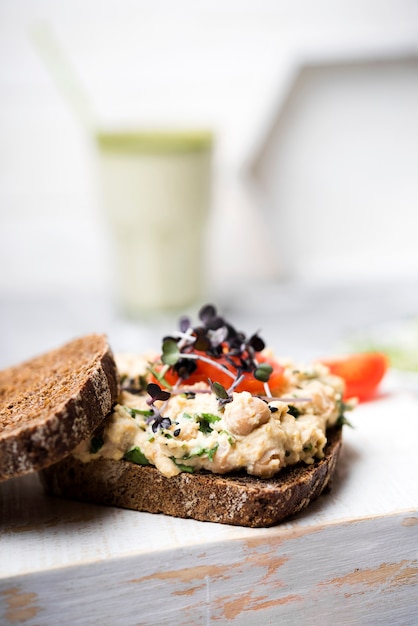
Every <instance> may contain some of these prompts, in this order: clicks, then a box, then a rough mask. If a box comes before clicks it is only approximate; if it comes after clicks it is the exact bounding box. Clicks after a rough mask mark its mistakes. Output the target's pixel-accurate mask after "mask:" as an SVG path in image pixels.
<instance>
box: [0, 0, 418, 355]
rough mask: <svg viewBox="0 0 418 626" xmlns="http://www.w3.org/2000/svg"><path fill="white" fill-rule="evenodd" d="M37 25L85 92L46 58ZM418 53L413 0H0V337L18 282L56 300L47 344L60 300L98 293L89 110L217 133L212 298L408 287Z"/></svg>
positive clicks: (103, 279)
mask: <svg viewBox="0 0 418 626" xmlns="http://www.w3.org/2000/svg"><path fill="white" fill-rule="evenodd" d="M51 36H52V37H53V38H54V41H55V42H56V43H58V45H59V46H60V48H61V50H62V51H63V54H64V56H65V58H66V59H67V61H68V63H69V64H70V66H71V68H72V70H73V72H74V75H75V76H76V78H77V80H78V81H79V84H80V85H81V90H82V93H83V98H75V97H74V98H71V97H69V95H68V94H69V92H68V90H66V89H67V87H68V76H66V74H65V72H63V70H62V67H60V65H59V56H58V55H57V54H56V49H54V48H52V54H51V47H49V53H46V54H45V47H47V46H48V45H49V46H51V44H48V41H49V39H48V37H51ZM54 45H55V44H54ZM54 50H55V51H54ZM48 59H49V60H48ZM417 59H418V4H417V3H416V2H414V1H412V0H383V1H373V0H365V1H360V0H358V1H346V0H342V1H340V2H330V1H326V0H323V1H317V2H309V1H303V0H299V1H298V2H290V1H274V2H273V1H267V0H261V1H260V0H258V1H257V2H255V1H250V0H247V1H240V2H238V1H236V0H234V1H232V0H230V1H229V2H192V1H191V0H189V1H186V0H183V1H181V2H176V3H173V2H144V1H142V2H141V1H129V0H121V1H118V2H115V1H112V0H101V1H99V0H90V1H87V2H86V1H81V0H75V1H73V2H71V3H68V2H59V1H58V2H57V1H52V0H14V2H8V1H7V0H0V234H1V246H0V268H1V271H0V295H1V297H2V302H3V305H2V308H3V313H4V315H3V317H2V320H3V322H2V324H3V330H2V332H3V335H4V341H5V342H6V343H7V342H9V343H10V342H12V339H10V337H16V336H17V335H18V334H21V333H22V327H23V326H24V322H25V320H27V319H28V316H29V315H30V311H28V310H27V308H26V310H25V311H23V309H22V307H30V304H28V302H30V300H29V299H28V298H30V295H31V294H36V295H37V297H39V298H41V299H43V300H42V301H43V302H45V303H47V302H53V303H55V305H56V303H57V298H67V301H66V302H67V304H66V310H67V313H68V311H70V313H69V315H70V314H71V316H72V317H71V320H72V324H70V325H69V326H68V328H67V327H65V328H61V331H60V334H59V337H60V338H61V336H63V337H64V336H68V335H69V334H73V333H74V332H75V331H76V330H78V329H79V328H83V329H84V326H83V325H82V324H81V323H80V324H74V323H73V322H74V315H73V314H72V313H71V311H73V312H74V311H75V310H77V314H76V316H75V317H76V318H77V320H80V319H81V318H85V316H86V313H87V311H86V307H84V309H85V310H84V312H83V311H82V310H80V311H78V309H77V303H76V300H75V298H76V297H79V294H80V293H88V294H98V295H99V296H100V297H102V296H103V294H106V293H107V291H108V289H109V284H110V277H111V275H112V261H111V257H110V256H109V245H110V237H111V234H110V233H109V232H108V230H107V225H106V223H105V222H104V219H103V215H102V211H101V206H100V202H99V194H98V189H97V181H96V176H95V159H94V156H95V155H94V151H93V150H92V141H91V130H90V128H89V127H88V124H87V125H86V118H88V123H91V121H92V120H93V124H94V125H95V126H100V127H102V128H110V127H121V126H124V127H128V126H129V127H138V128H167V127H168V128H189V127H190V128H195V127H205V128H211V129H212V130H213V131H214V132H215V135H216V150H215V155H214V178H213V206H212V216H211V222H210V227H209V231H208V244H209V245H208V264H209V282H208V287H209V291H210V290H212V293H214V294H215V296H216V295H217V294H220V295H221V297H220V299H222V297H224V299H225V301H226V302H228V298H229V300H230V301H231V299H233V298H234V294H235V287H236V286H237V285H241V286H243V292H244V296H243V298H242V302H243V303H245V302H246V303H247V306H249V304H250V303H251V307H250V308H251V310H254V311H256V309H257V306H256V305H257V302H256V301H255V300H254V298H253V297H252V295H251V294H252V291H253V287H254V284H255V282H257V283H262V282H263V281H265V280H266V281H272V280H273V281H276V279H277V280H278V281H279V282H278V283H275V284H277V285H278V287H277V289H278V290H279V291H277V292H276V293H279V292H280V284H281V283H280V281H284V280H285V281H287V280H288V279H297V280H299V281H302V282H308V283H309V282H312V281H313V282H319V283H321V284H324V283H325V284H331V285H333V284H338V285H340V286H341V284H343V283H350V282H353V281H354V282H358V281H366V282H367V281H369V282H370V281H372V282H373V281H377V282H379V283H380V284H381V283H382V281H383V282H384V281H386V280H387V279H389V278H390V279H391V280H392V282H395V283H399V282H402V281H404V280H406V279H407V280H412V284H414V281H415V278H416V276H417V275H418V246H417V245H416V235H417V232H418V208H417V207H418V202H417V201H418V176H417V172H418V61H417ZM57 68H58V70H57ZM70 93H74V92H71V91H70ZM86 114H87V115H86ZM286 284H287V283H286ZM73 293H74V294H77V295H76V296H74V298H71V297H70V298H68V294H70V295H71V294H73ZM280 293H282V296H281V297H282V299H284V301H286V298H287V297H288V295H287V294H288V293H289V292H287V291H286V290H285V291H282V292H280ZM298 293H299V292H298ZM22 294H23V296H22ZM222 294H223V295H222ZM388 295H389V294H388ZM20 297H23V300H19V298H20ZM329 297H330V299H331V300H332V297H331V296H329ZM13 298H17V300H13ZM25 298H27V299H25ZM68 301H69V302H70V304H69V305H68ZM22 302H24V303H25V304H20V303H22ZM60 302H61V300H60ZM62 302H64V300H62ZM13 303H14V304H13ZM16 303H17V304H16ZM234 304H235V305H238V304H239V303H238V302H235V301H234ZM258 304H259V306H258V308H262V307H263V306H264V308H265V307H266V306H269V305H268V303H267V304H266V303H265V302H264V303H263V304H261V303H260V302H259V303H258ZM45 306H46V305H45ZM63 306H64V305H62V307H61V308H60V306H58V308H57V310H59V311H62V308H63ZM49 310H51V307H50V308H49ZM5 311H6V312H5ZM16 311H19V314H18V315H16ZM41 317H42V312H41V310H40V308H39V310H37V309H35V312H34V314H33V316H32V318H33V319H38V321H39V323H38V325H37V326H36V330H37V331H38V330H39V328H40V325H41ZM88 319H89V324H90V325H91V326H92V327H93V329H94V318H93V316H92V315H91V317H90V318H88ZM4 320H6V321H7V324H8V325H9V326H8V328H4V326H5V322H4ZM55 322H56V319H55ZM104 325H106V324H104ZM46 326H48V332H49V333H50V334H48V332H47V330H46ZM51 328H53V323H52V322H51V320H49V321H48V322H47V323H45V324H44V327H43V333H44V335H43V336H42V337H41V336H40V338H39V343H40V344H41V340H42V339H43V340H44V343H45V339H48V341H47V342H46V343H47V344H49V343H51V344H52V343H53V341H54V340H55V339H56V338H58V335H57V333H55V334H54V333H52V331H51ZM26 332H27V334H28V335H29V331H26ZM13 333H14V334H13ZM32 335H34V332H32ZM13 341H15V339H13ZM36 347H37V346H36ZM27 349H28V350H29V348H27ZM20 351H22V352H23V348H22V349H21V350H20ZM12 352H16V350H15V349H12V347H11V346H9V354H12ZM18 352H19V351H18ZM16 354H17V352H16ZM19 354H20V352H19Z"/></svg>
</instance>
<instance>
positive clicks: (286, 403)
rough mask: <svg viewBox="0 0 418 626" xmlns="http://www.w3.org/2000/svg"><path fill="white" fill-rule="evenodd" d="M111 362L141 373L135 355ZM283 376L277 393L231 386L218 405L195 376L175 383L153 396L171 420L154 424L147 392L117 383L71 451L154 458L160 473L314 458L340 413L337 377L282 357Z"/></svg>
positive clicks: (263, 470)
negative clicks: (117, 390) (284, 383)
mask: <svg viewBox="0 0 418 626" xmlns="http://www.w3.org/2000/svg"><path fill="white" fill-rule="evenodd" d="M117 362H118V366H119V371H120V374H121V378H122V380H134V379H135V378H136V377H138V375H139V376H141V377H146V375H147V374H146V365H147V361H146V360H144V359H143V358H141V357H137V359H135V358H133V357H132V356H130V357H129V358H127V357H124V356H122V357H119V358H118V359H117ZM128 363H130V366H129V369H126V365H127V364H128ZM124 366H125V369H124ZM285 376H286V378H287V379H288V382H289V384H288V388H287V390H286V395H285V396H283V399H271V400H269V401H267V400H266V399H261V398H259V397H256V396H253V395H251V394H250V393H249V392H247V391H243V392H233V394H232V401H230V402H228V403H227V404H226V405H225V406H224V407H220V406H219V400H218V398H217V397H216V395H215V394H214V393H213V392H212V391H211V388H210V387H209V385H208V384H205V383H196V384H194V385H192V386H190V387H189V386H188V387H187V392H183V393H182V392H181V388H180V389H179V393H175V394H171V396H170V398H169V399H168V400H166V401H161V400H160V401H156V402H155V405H156V407H157V409H158V410H159V411H161V414H163V415H164V416H168V417H169V418H170V421H171V423H170V424H169V425H168V427H167V428H157V429H156V430H155V432H154V430H153V428H152V423H149V418H150V406H149V404H148V402H149V396H148V394H147V393H146V392H141V393H139V394H138V393H135V394H134V393H131V392H129V391H122V392H121V394H120V397H119V401H118V404H117V405H116V406H115V407H114V410H113V412H112V413H111V414H110V415H109V416H108V417H107V418H106V420H105V422H104V424H103V425H102V427H101V428H100V429H99V430H98V431H97V432H96V434H95V435H94V437H93V438H92V439H91V440H88V441H85V442H83V443H82V444H80V445H79V446H78V448H77V449H76V451H75V452H74V456H76V457H77V458H78V459H80V460H82V461H91V460H93V459H96V458H98V457H104V458H108V459H114V460H119V459H124V458H125V459H127V460H131V461H133V462H136V463H140V464H151V465H154V466H155V467H156V468H157V469H158V470H159V471H160V472H161V473H162V474H164V475H165V476H174V475H176V474H178V473H179V472H181V471H189V472H193V471H197V470H201V469H204V470H209V471H211V472H213V473H217V474H224V473H226V472H231V471H234V470H240V469H244V470H245V471H246V472H247V473H248V474H253V475H256V476H260V477H264V478H267V477H271V476H273V475H274V474H276V473H277V472H278V471H279V470H280V469H281V468H283V467H285V466H286V465H291V464H295V463H298V462H300V461H303V462H305V463H307V464H310V463H313V462H314V460H315V459H316V458H321V457H322V456H323V450H324V446H325V444H326V429H327V428H328V427H330V426H332V425H335V424H336V423H337V422H338V420H339V418H340V416H341V407H342V403H341V396H342V393H343V383H342V381H341V379H340V378H337V377H335V376H330V375H329V374H328V371H327V369H326V368H325V367H324V366H322V365H320V364H317V365H315V366H311V367H310V368H308V369H307V368H298V369H296V368H295V367H294V366H292V365H290V364H287V365H286V366H285ZM96 448H97V449H96Z"/></svg>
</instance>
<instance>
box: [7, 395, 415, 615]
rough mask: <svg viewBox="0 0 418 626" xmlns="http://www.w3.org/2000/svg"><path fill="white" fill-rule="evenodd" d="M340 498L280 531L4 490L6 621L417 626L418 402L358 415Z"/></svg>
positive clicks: (395, 402)
mask: <svg viewBox="0 0 418 626" xmlns="http://www.w3.org/2000/svg"><path fill="white" fill-rule="evenodd" d="M350 419H351V421H352V422H353V425H354V426H355V428H354V429H353V430H351V429H348V428H346V429H345V431H344V439H345V442H344V448H343V452H342V456H341V459H340V463H339V468H338V475H337V478H336V480H335V481H334V484H333V489H332V491H331V493H328V494H326V495H324V496H322V497H321V498H320V499H319V500H318V501H317V502H316V503H314V504H313V505H312V506H311V507H310V508H309V509H308V510H307V511H305V512H304V513H302V514H301V515H299V516H297V517H296V518H294V519H292V520H290V521H289V522H287V523H284V524H281V525H279V526H277V527H274V528H270V529H248V528H235V527H232V526H224V525H217V524H208V523H201V522H195V521H191V520H180V519H175V518H169V517H164V516H154V515H150V514H143V513H136V512H134V511H123V510H118V509H113V508H106V507H98V506H93V505H87V504H81V503H71V502H67V501H64V500H58V499H53V498H47V497H46V496H45V495H44V494H43V491H42V488H41V486H40V484H39V482H38V480H37V477H36V476H27V477H22V478H20V479H16V480H11V481H8V482H5V483H2V484H0V624H1V625H2V626H3V625H4V626H10V625H16V624H24V625H26V626H43V625H50V624H51V625H53V624H54V625H55V624H58V623H68V624H105V625H113V624H124V625H130V624H132V625H134V624H136V625H144V624H150V625H151V624H152V625H159V624H161V625H172V624H174V623H175V624H177V625H179V626H182V625H184V626H191V625H201V624H229V623H231V624H234V623H235V624H240V625H241V624H242V625H248V624H278V623H280V624H285V625H286V624H289V625H293V624H296V623H297V624H319V623H320V624H325V625H326V624H336V623H337V624H355V625H358V624H373V625H374V624H382V625H383V624H385V625H386V624H391V625H393V624H395V625H398V624H399V625H411V626H413V625H416V624H417V623H418V469H417V465H416V457H417V449H418V399H417V398H416V396H415V395H414V394H413V393H406V392H400V391H396V392H393V393H390V394H388V395H386V396H382V397H381V398H380V399H378V400H376V401H374V402H370V403H365V404H364V405H361V406H360V407H358V409H357V410H356V411H355V413H353V414H352V415H351V416H350Z"/></svg>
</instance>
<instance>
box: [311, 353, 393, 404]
mask: <svg viewBox="0 0 418 626" xmlns="http://www.w3.org/2000/svg"><path fill="white" fill-rule="evenodd" d="M321 363H324V365H327V366H328V367H329V369H330V372H331V373H332V374H336V375H337V376H340V377H341V378H343V379H344V381H345V386H346V389H345V394H344V399H345V400H346V399H348V398H354V397H356V398H358V399H359V400H360V401H361V400H369V399H370V398H371V397H372V396H373V395H374V394H375V393H376V390H377V387H378V385H379V383H380V382H381V380H382V378H383V376H384V375H385V372H386V370H387V368H388V366H389V362H388V358H387V357H386V355H385V354H382V353H380V352H365V353H362V354H349V355H347V356H345V357H341V358H337V359H329V360H328V359H325V360H321Z"/></svg>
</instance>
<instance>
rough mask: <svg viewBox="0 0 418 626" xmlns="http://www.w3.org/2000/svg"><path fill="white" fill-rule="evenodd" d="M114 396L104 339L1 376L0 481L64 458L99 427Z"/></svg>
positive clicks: (85, 340)
mask: <svg viewBox="0 0 418 626" xmlns="http://www.w3.org/2000/svg"><path fill="white" fill-rule="evenodd" d="M117 396H118V377H117V370H116V364H115V361H114V358H113V354H112V351H111V349H110V347H109V345H108V342H107V339H106V337H105V336H104V335H97V334H91V335H87V336H85V337H81V338H79V339H75V340H73V341H71V342H69V343H67V344H65V345H64V346H62V347H60V348H57V349H55V350H51V351H50V352H48V353H46V354H43V355H41V356H38V357H36V358H34V359H31V360H29V361H26V362H25V363H23V364H21V365H18V366H15V367H11V368H8V369H6V370H3V371H1V372H0V481H1V480H6V479H7V478H11V477H14V476H19V475H21V474H26V473H28V472H31V471H34V470H39V469H41V468H42V467H46V466H48V465H51V464H52V463H56V462H57V461H59V460H60V459H62V458H63V457H64V456H65V455H67V454H69V453H70V452H71V451H72V450H73V449H74V448H75V447H76V446H77V445H78V444H79V443H80V442H81V441H82V440H83V439H86V438H87V437H88V436H89V435H90V433H91V432H92V431H93V430H94V428H96V426H98V425H99V424H100V422H101V421H102V420H103V418H104V417H105V416H106V414H107V413H108V412H109V411H110V410H111V408H112V405H113V403H114V402H115V401H116V399H117Z"/></svg>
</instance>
